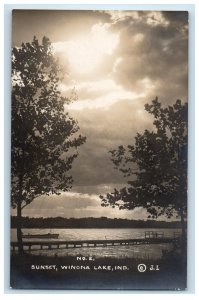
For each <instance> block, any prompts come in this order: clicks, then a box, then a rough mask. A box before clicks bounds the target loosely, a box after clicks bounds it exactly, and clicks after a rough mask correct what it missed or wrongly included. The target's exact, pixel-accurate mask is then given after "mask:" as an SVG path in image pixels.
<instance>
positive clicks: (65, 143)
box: [11, 37, 85, 209]
mask: <svg viewBox="0 0 199 300" xmlns="http://www.w3.org/2000/svg"><path fill="white" fill-rule="evenodd" d="M62 77H63V71H62V70H61V68H60V66H59V64H58V61H57V59H56V58H55V55H54V53H53V49H52V46H51V43H50V41H49V39H48V38H46V37H44V38H43V40H42V43H41V44H39V42H38V40H37V39H36V38H35V37H34V39H33V41H32V42H31V43H23V44H22V45H21V47H14V48H13V50H12V157H11V159H12V164H11V166H12V167H11V168H12V170H11V174H12V178H11V185H12V191H11V201H12V207H13V208H15V207H16V206H17V205H18V206H20V208H21V209H22V208H23V207H25V206H26V205H28V204H29V203H31V202H32V201H33V200H34V199H35V198H36V197H38V196H40V195H42V194H47V195H50V194H54V193H56V194H59V192H60V191H67V190H69V189H70V188H71V186H72V182H73V180H72V177H71V176H70V174H69V170H70V169H71V168H72V163H73V161H74V159H75V158H76V157H77V155H78V152H77V148H78V147H79V146H80V145H82V144H83V143H84V142H85V137H83V136H81V135H78V130H79V127H78V124H77V122H76V121H75V120H74V119H73V118H72V117H70V116H69V114H68V112H67V111H66V105H67V104H68V103H69V102H70V101H71V99H67V98H65V97H62V96H61V92H60V90H59V84H60V81H61V79H62Z"/></svg>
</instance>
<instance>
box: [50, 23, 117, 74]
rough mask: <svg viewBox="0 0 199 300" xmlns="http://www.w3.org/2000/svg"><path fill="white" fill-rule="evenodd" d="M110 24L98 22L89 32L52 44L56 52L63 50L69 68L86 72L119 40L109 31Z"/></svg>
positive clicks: (100, 60)
mask: <svg viewBox="0 0 199 300" xmlns="http://www.w3.org/2000/svg"><path fill="white" fill-rule="evenodd" d="M109 27H110V24H102V23H98V24H95V25H93V26H92V28H91V30H90V32H88V33H87V34H85V35H80V36H78V37H75V38H74V39H73V40H69V41H66V42H57V43H54V44H53V47H54V51H55V52H56V53H59V52H64V53H65V55H66V59H68V61H69V64H70V67H71V70H73V71H75V72H77V73H80V74H88V73H91V72H92V71H94V70H95V68H96V67H98V66H99V65H100V64H101V63H102V62H103V60H104V58H105V56H106V55H111V54H112V53H113V51H114V49H115V48H116V46H117V44H118V42H119V35H118V34H115V33H111V32H110V31H109Z"/></svg>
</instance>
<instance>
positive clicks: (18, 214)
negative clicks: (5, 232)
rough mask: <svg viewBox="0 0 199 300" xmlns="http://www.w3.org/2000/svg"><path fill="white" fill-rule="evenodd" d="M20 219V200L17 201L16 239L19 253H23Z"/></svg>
mask: <svg viewBox="0 0 199 300" xmlns="http://www.w3.org/2000/svg"><path fill="white" fill-rule="evenodd" d="M21 221H22V219H21V202H20V201H18V203H17V241H18V249H19V250H18V251H19V254H23V253H24V251H23V240H22V230H21V227H22V222H21Z"/></svg>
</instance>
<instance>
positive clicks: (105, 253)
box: [10, 9, 189, 291]
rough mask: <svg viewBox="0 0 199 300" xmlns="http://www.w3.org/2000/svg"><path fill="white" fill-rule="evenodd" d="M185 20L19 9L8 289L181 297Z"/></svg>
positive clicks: (177, 15) (15, 16) (162, 14)
mask: <svg viewBox="0 0 199 300" xmlns="http://www.w3.org/2000/svg"><path fill="white" fill-rule="evenodd" d="M188 18H189V16H188V12H187V11H158V10H154V11H152V10H150V11H149V10H55V9H54V10H39V9H38V10H31V9H19V10H18V9H16V10H13V11H12V54H11V59H10V60H11V64H12V66H11V83H12V93H11V96H12V99H11V205H10V220H11V228H10V231H11V241H10V286H11V287H12V288H13V289H55V290H56V289H60V290H173V291H182V290H185V289H186V288H187V222H188V216H187V205H188V203H187V198H188V197H187V175H188V173H187V155H188V31H189V28H188Z"/></svg>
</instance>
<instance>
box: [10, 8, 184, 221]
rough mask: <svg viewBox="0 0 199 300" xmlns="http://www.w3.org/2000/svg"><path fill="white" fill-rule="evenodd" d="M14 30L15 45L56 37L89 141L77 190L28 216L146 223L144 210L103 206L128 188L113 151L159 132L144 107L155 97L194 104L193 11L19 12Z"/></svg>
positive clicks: (48, 199) (66, 91) (66, 89)
mask: <svg viewBox="0 0 199 300" xmlns="http://www.w3.org/2000/svg"><path fill="white" fill-rule="evenodd" d="M12 30H13V34H12V44H13V46H18V47H19V46H20V45H21V43H22V42H28V41H29V42H30V41H31V40H32V39H33V36H36V37H37V38H38V39H39V41H41V39H42V37H43V36H47V37H48V38H49V39H50V41H51V43H52V45H53V48H54V52H55V55H56V56H57V57H58V58H59V62H60V64H61V65H62V67H63V69H64V70H65V72H66V73H65V77H64V80H63V81H62V83H61V84H60V87H59V88H60V90H61V92H62V94H63V95H64V96H70V94H71V93H72V91H73V89H74V88H75V91H76V92H77V95H78V99H77V100H76V101H75V102H73V103H71V104H69V105H67V107H66V110H67V111H69V112H70V115H71V116H72V117H73V118H74V119H76V120H77V121H78V124H79V127H80V132H81V133H82V134H83V135H85V136H86V137H87V141H86V143H85V144H84V145H83V146H81V147H80V148H79V156H78V158H77V159H76V161H75V162H74V164H73V168H72V170H71V174H72V176H73V179H74V184H73V187H72V189H71V190H70V191H69V192H65V193H61V195H59V196H56V195H52V196H41V197H39V198H37V199H35V200H34V201H33V202H32V203H31V204H30V205H28V206H27V207H26V208H25V209H24V211H23V215H27V216H35V217H51V216H61V217H67V218H70V217H75V218H80V217H101V216H106V217H110V218H128V219H145V218H146V217H147V214H146V212H145V211H144V210H143V209H140V208H137V209H135V210H133V211H127V210H118V209H116V208H114V209H113V208H111V207H101V202H100V199H99V195H100V194H106V193H107V192H112V191H113V190H114V188H121V187H123V186H125V184H126V179H125V178H124V177H123V176H122V174H121V173H119V171H117V170H115V169H114V166H113V163H112V162H111V160H110V154H109V150H111V149H116V148H117V147H118V146H119V145H128V144H133V142H134V137H135V135H136V133H137V132H140V133H141V132H143V131H144V129H152V122H153V119H152V117H151V116H150V115H149V114H148V113H147V112H146V111H145V110H144V104H146V103H150V102H151V100H153V99H154V98H155V97H156V96H158V98H159V100H160V101H161V102H162V103H163V104H164V105H168V104H172V103H174V102H175V101H176V100H177V99H181V100H182V101H183V102H185V101H187V100H188V14H187V12H183V11H182V12H180V11H178V12H175V11H172V12H169V11H162V12H161V11H125V10H123V11H122V10H121V11H116V10H115V11H86V10H82V11H78V10H76V11H74V10H67V11H66V10H62V11H60V10H51V11H50V10H43V11H42V10H37V11H36V10H35V11H34V10H15V11H14V12H13V23H12ZM15 213H16V212H14V211H13V214H15Z"/></svg>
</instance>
